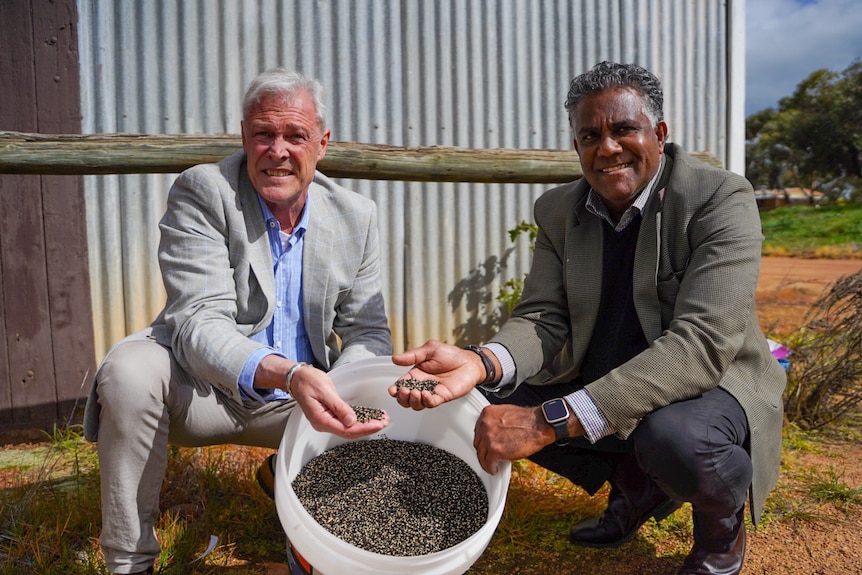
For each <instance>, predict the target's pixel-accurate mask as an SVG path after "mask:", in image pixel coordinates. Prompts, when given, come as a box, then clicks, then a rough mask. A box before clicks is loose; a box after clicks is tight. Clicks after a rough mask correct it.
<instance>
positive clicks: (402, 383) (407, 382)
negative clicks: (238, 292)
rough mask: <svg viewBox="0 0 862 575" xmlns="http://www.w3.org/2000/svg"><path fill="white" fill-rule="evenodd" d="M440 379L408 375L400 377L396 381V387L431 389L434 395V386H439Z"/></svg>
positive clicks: (420, 389)
mask: <svg viewBox="0 0 862 575" xmlns="http://www.w3.org/2000/svg"><path fill="white" fill-rule="evenodd" d="M439 383H440V382H439V381H436V380H434V379H416V378H415V377H407V378H405V379H399V380H398V381H396V382H395V387H396V388H397V389H401V388H402V387H406V388H407V389H418V390H419V391H430V392H431V395H434V388H436V387H437V384H439Z"/></svg>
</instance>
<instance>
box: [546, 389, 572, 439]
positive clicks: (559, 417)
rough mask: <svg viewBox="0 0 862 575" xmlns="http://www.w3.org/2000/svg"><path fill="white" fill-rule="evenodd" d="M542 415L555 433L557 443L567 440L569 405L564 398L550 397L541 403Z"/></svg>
mask: <svg viewBox="0 0 862 575" xmlns="http://www.w3.org/2000/svg"><path fill="white" fill-rule="evenodd" d="M542 415H544V416H545V421H547V422H548V423H549V424H550V426H551V427H553V428H554V433H555V434H556V435H557V441H556V443H557V445H566V444H568V442H569V426H568V421H569V406H568V405H566V401H565V400H564V399H559V398H558V399H551V400H548V401H546V402H545V403H543V404H542Z"/></svg>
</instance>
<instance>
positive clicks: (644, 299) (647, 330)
mask: <svg viewBox="0 0 862 575" xmlns="http://www.w3.org/2000/svg"><path fill="white" fill-rule="evenodd" d="M672 163H673V161H672V160H671V159H670V156H669V155H668V154H665V161H664V164H663V166H662V174H661V176H659V181H658V182H656V186H655V189H654V190H653V192H652V195H651V197H650V199H649V201H648V202H647V205H646V208H645V209H644V212H643V216H642V218H641V228H640V232H639V233H638V243H637V247H636V248H635V263H634V276H633V278H632V283H633V286H632V288H633V290H634V293H633V297H634V303H635V310H636V311H637V314H638V319H639V320H640V322H641V328H642V329H643V332H644V336H645V337H646V340H647V341H648V342H652V341H654V340H655V339H657V338H658V337H659V336H660V335H661V332H662V326H661V304H660V303H659V299H658V291H657V290H656V285H657V282H658V266H659V262H660V258H661V256H660V254H661V250H662V247H663V246H662V245H661V236H662V231H661V226H662V221H661V217H662V205H663V201H664V194H665V188H666V187H667V181H668V179H669V175H670V172H671V168H672Z"/></svg>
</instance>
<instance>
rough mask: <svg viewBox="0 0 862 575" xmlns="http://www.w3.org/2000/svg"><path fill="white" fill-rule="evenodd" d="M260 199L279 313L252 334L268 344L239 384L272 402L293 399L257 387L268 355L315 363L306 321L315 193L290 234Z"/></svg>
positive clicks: (256, 354)
mask: <svg viewBox="0 0 862 575" xmlns="http://www.w3.org/2000/svg"><path fill="white" fill-rule="evenodd" d="M258 201H259V202H260V207H261V210H263V216H264V218H265V219H266V228H267V232H268V234H269V248H270V250H271V252H272V261H273V262H275V265H274V269H273V271H274V274H275V294H276V300H275V312H274V313H273V315H272V321H271V322H270V324H269V325H268V326H267V327H266V329H265V330H262V331H260V332H258V333H256V334H254V335H253V336H251V339H253V340H254V341H257V342H259V343H262V344H264V345H265V346H266V347H263V348H260V349H259V350H257V351H256V352H254V353H253V354H252V355H251V356H250V357H249V358H248V360H246V362H245V365H244V366H243V368H242V373H240V376H239V382H238V383H239V388H240V391H241V392H242V393H243V394H244V395H245V396H246V397H249V398H251V399H255V400H257V401H271V400H274V399H289V398H290V394H288V393H287V392H285V391H283V390H281V389H259V388H256V387H254V374H255V372H256V371H257V367H258V365H259V364H260V362H261V360H262V359H263V358H264V357H266V356H267V355H270V354H276V355H279V356H281V357H285V358H288V359H291V360H293V361H304V362H306V363H314V354H313V353H312V351H311V341H310V340H309V339H308V334H307V333H306V331H305V322H303V320H302V318H303V305H302V248H303V243H304V238H305V232H306V230H307V228H308V212H309V210H310V209H311V207H310V206H311V194H308V195H307V196H306V200H305V209H303V211H302V217H301V218H300V220H299V223H298V224H297V225H296V227H295V228H294V230H293V233H292V234H290V235H288V234H284V233H282V232H281V225H280V224H279V223H278V220H277V219H275V216H273V215H272V212H271V211H270V209H269V207H268V206H267V205H266V203H265V202H264V201H263V199H262V198H260V196H258Z"/></svg>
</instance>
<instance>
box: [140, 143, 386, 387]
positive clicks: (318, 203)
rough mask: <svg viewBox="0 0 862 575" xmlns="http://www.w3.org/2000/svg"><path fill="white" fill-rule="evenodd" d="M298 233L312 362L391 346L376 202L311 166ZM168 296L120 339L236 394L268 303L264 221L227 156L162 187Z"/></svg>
mask: <svg viewBox="0 0 862 575" xmlns="http://www.w3.org/2000/svg"><path fill="white" fill-rule="evenodd" d="M308 194H309V197H310V204H309V216H308V217H309V219H308V229H307V231H306V234H305V238H304V242H303V244H304V248H303V261H302V268H303V269H302V289H303V306H304V314H305V315H304V318H303V320H304V322H305V328H306V332H307V333H308V337H309V339H310V340H311V348H312V350H313V353H314V359H315V364H316V365H317V366H318V367H320V368H322V369H324V370H329V369H331V368H332V367H334V366H335V365H337V364H340V363H346V362H348V361H353V360H356V359H360V358H364V357H372V356H377V355H390V354H392V340H391V335H390V331H389V324H388V321H387V318H386V312H385V307H384V301H383V293H382V291H381V279H380V261H379V250H380V246H379V238H378V229H377V206H376V204H375V203H374V202H373V201H371V200H370V199H368V198H365V197H363V196H360V195H359V194H357V193H355V192H352V191H349V190H347V189H345V188H343V187H341V186H338V185H337V184H335V183H334V182H332V181H331V180H330V179H328V178H327V177H326V176H324V175H323V174H320V173H319V172H318V173H316V174H315V177H314V181H313V183H312V184H311V185H310V187H309V190H308ZM159 229H160V232H161V240H160V243H159V265H160V267H161V271H162V278H163V280H164V284H165V290H166V292H167V301H166V304H165V307H164V309H163V310H162V312H161V313H160V314H159V315H158V317H157V318H156V319H155V320H154V321H153V323H152V324H151V325H150V326H149V327H148V328H147V329H145V330H143V331H142V332H139V333H138V334H134V335H132V336H130V337H132V338H140V337H147V338H150V339H155V340H156V341H158V342H159V343H161V344H162V345H165V346H167V347H169V348H171V350H172V352H173V354H174V356H175V357H176V359H177V361H178V362H179V363H180V365H182V366H183V367H184V368H185V369H186V370H187V371H188V372H189V373H191V374H192V375H193V376H194V377H196V378H198V379H200V380H202V381H206V382H209V383H210V384H212V385H213V386H215V387H217V388H218V389H220V390H222V391H223V392H225V393H226V394H228V395H229V396H231V397H233V398H234V399H235V400H236V401H242V398H241V396H240V392H239V387H238V380H239V375H240V372H241V371H242V368H243V365H245V362H246V360H247V359H248V357H249V356H250V355H251V354H252V353H253V352H254V351H255V350H257V349H258V348H260V347H262V344H260V343H258V342H255V341H253V340H251V339H249V336H250V335H252V334H255V333H257V332H259V331H261V330H264V329H266V327H267V326H268V325H269V323H270V321H271V319H272V315H273V312H274V310H275V306H276V293H275V276H274V271H273V265H274V264H273V261H272V254H271V251H270V245H269V237H268V235H267V229H266V222H265V220H264V217H263V212H262V210H261V207H260V204H259V201H258V195H257V192H256V191H255V189H254V188H253V187H252V185H251V182H250V180H249V179H248V174H247V171H246V155H245V153H244V152H237V153H235V154H233V155H231V156H229V157H227V158H225V159H224V160H222V161H221V162H219V163H218V164H204V165H199V166H194V167H192V168H189V169H188V170H186V171H185V172H183V173H182V174H181V175H180V176H179V177H178V178H177V180H176V182H175V183H174V185H173V186H172V187H171V190H170V193H169V195H168V206H167V211H166V212H165V215H164V217H163V218H162V220H161V222H160V223H159Z"/></svg>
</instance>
